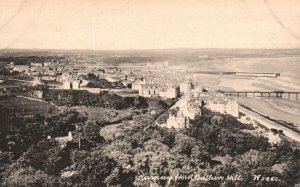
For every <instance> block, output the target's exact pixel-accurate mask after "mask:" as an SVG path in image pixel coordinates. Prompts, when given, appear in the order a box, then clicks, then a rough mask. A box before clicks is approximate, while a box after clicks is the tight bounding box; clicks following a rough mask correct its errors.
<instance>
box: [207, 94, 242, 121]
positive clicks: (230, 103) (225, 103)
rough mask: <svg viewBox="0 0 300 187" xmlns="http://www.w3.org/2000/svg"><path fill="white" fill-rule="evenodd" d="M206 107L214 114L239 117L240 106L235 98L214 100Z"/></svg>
mask: <svg viewBox="0 0 300 187" xmlns="http://www.w3.org/2000/svg"><path fill="white" fill-rule="evenodd" d="M206 106H207V108H209V109H210V110H212V111H214V112H220V113H222V114H230V115H232V116H234V117H239V104H238V102H237V101H236V100H235V99H233V98H229V99H228V98H213V99H210V100H209V101H208V103H207V105H206Z"/></svg>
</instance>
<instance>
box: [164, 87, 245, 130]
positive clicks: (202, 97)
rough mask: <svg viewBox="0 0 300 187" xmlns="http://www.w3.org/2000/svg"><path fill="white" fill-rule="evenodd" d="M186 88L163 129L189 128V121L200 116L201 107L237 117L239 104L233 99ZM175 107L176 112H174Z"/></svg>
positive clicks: (212, 92)
mask: <svg viewBox="0 0 300 187" xmlns="http://www.w3.org/2000/svg"><path fill="white" fill-rule="evenodd" d="M188 88H189V89H186V90H185V91H186V92H185V93H183V94H184V95H183V96H182V97H181V98H180V100H179V101H178V102H177V103H176V104H175V106H174V107H173V109H171V111H172V112H170V113H169V116H168V119H167V121H166V123H165V124H163V126H164V127H167V128H172V127H173V128H175V129H181V128H187V127H189V123H190V120H194V119H196V118H198V117H200V116H201V108H203V107H205V108H208V109H210V110H211V111H214V112H219V113H222V114H229V115H232V116H234V117H236V118H238V117H239V104H238V102H237V101H236V100H235V99H233V98H229V97H226V96H225V95H224V94H222V93H219V92H214V91H207V90H205V91H203V90H196V89H190V87H188ZM188 90H189V91H188ZM175 107H176V108H177V110H175V112H174V111H173V110H174V108H175Z"/></svg>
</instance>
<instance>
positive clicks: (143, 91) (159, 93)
mask: <svg viewBox="0 0 300 187" xmlns="http://www.w3.org/2000/svg"><path fill="white" fill-rule="evenodd" d="M193 88H194V84H193V83H192V81H191V80H188V81H185V82H182V83H180V85H168V86H166V85H163V84H158V83H153V82H152V83H146V81H145V80H143V81H138V82H135V83H133V84H132V89H134V90H138V91H139V95H140V96H143V97H161V98H166V99H172V98H178V97H179V96H180V93H182V94H184V93H189V92H190V91H191V90H192V89H193Z"/></svg>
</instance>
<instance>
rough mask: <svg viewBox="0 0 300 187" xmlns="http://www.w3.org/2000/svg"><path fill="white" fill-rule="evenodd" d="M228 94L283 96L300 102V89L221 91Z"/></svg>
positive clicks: (263, 96) (259, 96) (265, 96)
mask: <svg viewBox="0 0 300 187" xmlns="http://www.w3.org/2000/svg"><path fill="white" fill-rule="evenodd" d="M221 93H224V94H225V95H227V96H236V97H256V98H281V99H288V100H291V101H295V102H300V91H221Z"/></svg>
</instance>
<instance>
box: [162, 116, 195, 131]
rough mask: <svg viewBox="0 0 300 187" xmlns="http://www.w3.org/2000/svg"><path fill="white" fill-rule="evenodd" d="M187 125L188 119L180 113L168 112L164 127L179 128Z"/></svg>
mask: <svg viewBox="0 0 300 187" xmlns="http://www.w3.org/2000/svg"><path fill="white" fill-rule="evenodd" d="M188 125H189V120H188V119H187V118H186V117H185V116H184V115H183V114H182V113H180V114H172V113H170V114H169V117H168V119H167V123H166V125H165V127H167V128H175V129H181V128H187V127H188Z"/></svg>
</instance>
